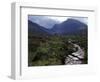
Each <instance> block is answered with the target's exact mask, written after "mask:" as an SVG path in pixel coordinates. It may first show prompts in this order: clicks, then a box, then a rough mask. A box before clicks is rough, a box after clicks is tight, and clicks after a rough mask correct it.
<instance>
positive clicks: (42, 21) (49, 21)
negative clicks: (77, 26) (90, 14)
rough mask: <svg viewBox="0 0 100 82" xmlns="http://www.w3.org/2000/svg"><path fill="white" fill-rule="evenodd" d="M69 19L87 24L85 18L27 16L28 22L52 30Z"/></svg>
mask: <svg viewBox="0 0 100 82" xmlns="http://www.w3.org/2000/svg"><path fill="white" fill-rule="evenodd" d="M69 18H71V19H76V20H78V21H80V22H82V23H85V24H87V23H88V20H87V18H86V17H61V16H59V17H57V16H33V15H29V16H28V20H31V21H32V22H35V23H37V24H39V25H41V26H43V27H46V28H52V27H53V26H54V25H55V24H59V23H61V22H63V21H66V20H67V19H69Z"/></svg>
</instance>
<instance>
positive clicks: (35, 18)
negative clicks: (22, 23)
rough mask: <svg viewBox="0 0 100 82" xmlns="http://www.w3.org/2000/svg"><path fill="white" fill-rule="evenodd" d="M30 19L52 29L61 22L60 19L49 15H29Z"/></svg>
mask: <svg viewBox="0 0 100 82" xmlns="http://www.w3.org/2000/svg"><path fill="white" fill-rule="evenodd" d="M28 20H30V21H32V22H34V23H37V24H38V25H40V26H43V27H45V28H47V29H51V28H52V27H53V26H54V25H55V24H59V21H56V20H53V19H50V18H48V17H47V16H29V17H28Z"/></svg>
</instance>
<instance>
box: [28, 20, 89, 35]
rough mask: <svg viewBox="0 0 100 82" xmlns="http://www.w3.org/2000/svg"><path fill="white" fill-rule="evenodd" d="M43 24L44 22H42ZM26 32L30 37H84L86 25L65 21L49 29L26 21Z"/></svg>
mask: <svg viewBox="0 0 100 82" xmlns="http://www.w3.org/2000/svg"><path fill="white" fill-rule="evenodd" d="M44 22H45V21H44ZM28 32H29V34H31V35H33V34H34V35H39V36H42V35H43V36H46V35H47V36H48V35H54V34H57V35H86V34H87V25H86V24H85V23H82V22H80V21H79V20H76V19H67V20H66V21H64V22H62V23H60V24H55V25H54V26H53V27H52V28H51V29H47V28H46V27H43V26H40V25H39V24H37V23H34V22H32V21H30V20H28Z"/></svg>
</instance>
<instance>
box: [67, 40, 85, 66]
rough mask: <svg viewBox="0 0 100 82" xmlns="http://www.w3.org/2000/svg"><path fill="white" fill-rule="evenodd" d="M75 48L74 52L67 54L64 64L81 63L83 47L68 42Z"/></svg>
mask: <svg viewBox="0 0 100 82" xmlns="http://www.w3.org/2000/svg"><path fill="white" fill-rule="evenodd" d="M70 43H71V44H72V45H73V46H74V47H75V48H77V51H76V52H73V53H72V54H69V55H68V56H67V57H66V59H65V64H66V65H68V64H69V65H73V64H82V60H83V59H84V51H83V49H82V48H81V47H80V46H79V45H77V44H74V43H72V42H70Z"/></svg>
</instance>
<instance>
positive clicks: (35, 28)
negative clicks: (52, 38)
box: [28, 20, 49, 36]
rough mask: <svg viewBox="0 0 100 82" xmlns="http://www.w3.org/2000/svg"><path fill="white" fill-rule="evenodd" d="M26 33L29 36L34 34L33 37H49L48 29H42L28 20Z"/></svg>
mask: <svg viewBox="0 0 100 82" xmlns="http://www.w3.org/2000/svg"><path fill="white" fill-rule="evenodd" d="M28 32H29V34H31V35H32V34H34V35H39V36H42V35H49V31H48V29H46V28H45V27H42V26H40V25H38V24H36V23H34V22H32V21H30V20H28Z"/></svg>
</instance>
